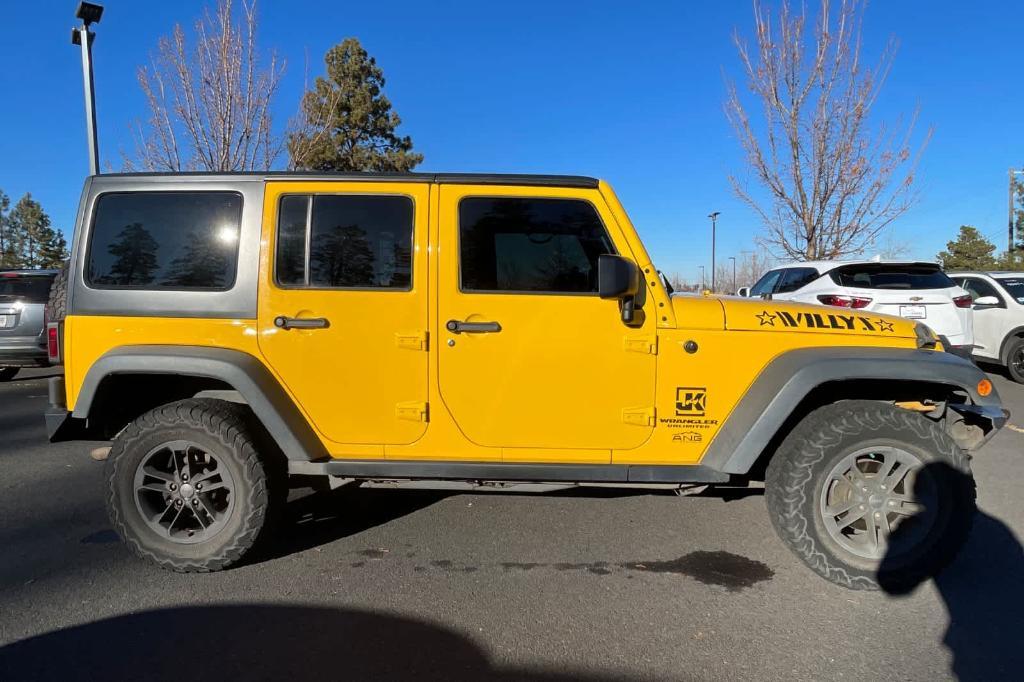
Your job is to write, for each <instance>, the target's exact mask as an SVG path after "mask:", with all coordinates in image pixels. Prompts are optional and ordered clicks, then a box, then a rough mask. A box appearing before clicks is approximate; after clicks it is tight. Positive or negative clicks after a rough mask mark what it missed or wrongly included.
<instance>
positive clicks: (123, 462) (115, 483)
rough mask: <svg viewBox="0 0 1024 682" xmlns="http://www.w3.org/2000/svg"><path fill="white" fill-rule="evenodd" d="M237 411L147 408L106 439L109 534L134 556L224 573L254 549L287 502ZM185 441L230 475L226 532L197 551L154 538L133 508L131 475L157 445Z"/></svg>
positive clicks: (275, 470) (282, 478)
mask: <svg viewBox="0 0 1024 682" xmlns="http://www.w3.org/2000/svg"><path fill="white" fill-rule="evenodd" d="M244 410H245V408H244V407H242V406H239V405H235V404H232V403H228V402H224V401H220V400H208V399H188V400H181V401H178V402H173V403H168V404H166V405H161V406H160V407H157V408H154V409H152V410H150V411H149V412H146V413H145V414H143V415H142V416H140V417H138V418H137V419H136V420H135V421H133V422H132V423H130V424H129V425H128V426H127V427H126V428H125V429H124V430H123V431H122V432H121V433H120V434H119V435H118V436H117V438H115V439H114V442H113V445H112V447H111V449H110V454H109V456H108V457H107V462H106V469H105V475H106V481H107V495H106V503H107V513H108V515H109V516H110V522H111V524H113V527H114V530H115V531H116V532H117V533H118V535H120V536H121V538H122V539H123V540H124V542H125V544H126V545H127V546H128V547H129V549H130V550H131V551H132V552H133V553H134V554H136V555H137V556H139V557H141V558H143V559H145V560H147V561H149V562H151V563H154V564H156V565H157V566H160V567H161V568H164V569H168V570H172V571H177V572H180V573H192V572H210V571H219V570H222V569H225V568H228V567H230V566H232V565H234V564H236V563H238V562H239V561H241V560H242V559H243V557H245V556H246V554H247V553H248V552H250V551H251V550H252V549H253V548H254V547H255V546H257V545H259V544H262V543H263V542H264V541H265V540H266V537H267V535H268V534H269V533H268V531H269V529H270V528H271V526H273V525H274V522H276V520H277V518H278V516H279V513H280V511H281V507H282V506H283V502H284V500H285V498H286V496H287V475H286V473H285V472H284V471H283V468H282V467H281V466H279V463H278V462H276V461H274V459H273V458H274V456H275V455H279V453H275V452H268V448H266V447H258V446H257V444H258V443H261V440H262V439H261V437H260V435H259V433H257V430H256V429H255V428H254V427H253V426H252V425H250V424H249V423H247V418H246V414H245V412H244ZM178 439H184V440H191V441H194V442H196V443H199V444H201V445H202V446H203V447H205V448H209V450H208V451H209V452H213V453H216V455H217V457H218V459H219V461H221V462H223V464H224V465H225V466H227V467H228V468H229V469H230V473H231V476H232V478H233V483H234V486H235V490H234V492H233V494H234V495H235V499H234V507H233V509H232V511H231V514H230V518H229V519H228V521H227V523H226V525H225V526H224V527H223V528H222V529H221V530H220V531H219V532H217V533H216V534H215V535H213V536H212V537H211V538H209V539H207V540H204V541H202V542H199V543H197V544H179V543H176V542H174V541H172V540H170V539H168V538H164V537H161V536H159V535H158V534H157V533H156V532H154V531H153V530H152V529H150V528H149V527H148V526H147V525H146V523H145V522H144V521H143V519H142V516H141V513H140V512H139V510H138V508H137V506H136V504H135V498H134V495H135V494H136V493H135V485H134V480H135V472H136V469H137V467H138V466H139V465H140V463H141V462H142V461H143V459H144V458H145V457H146V455H147V453H149V452H151V451H152V450H153V448H155V447H158V446H159V445H160V444H161V443H166V442H170V441H174V440H178Z"/></svg>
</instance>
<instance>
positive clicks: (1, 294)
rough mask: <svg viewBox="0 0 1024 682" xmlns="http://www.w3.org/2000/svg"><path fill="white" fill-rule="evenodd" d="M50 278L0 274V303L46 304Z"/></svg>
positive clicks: (51, 278)
mask: <svg viewBox="0 0 1024 682" xmlns="http://www.w3.org/2000/svg"><path fill="white" fill-rule="evenodd" d="M51 282H53V277H52V276H46V277H43V276H39V275H3V274H0V301H24V302H26V303H46V301H47V300H48V299H49V298H50V283H51Z"/></svg>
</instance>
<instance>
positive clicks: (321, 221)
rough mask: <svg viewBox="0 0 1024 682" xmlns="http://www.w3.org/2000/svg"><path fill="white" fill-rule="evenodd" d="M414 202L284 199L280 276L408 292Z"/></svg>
mask: <svg viewBox="0 0 1024 682" xmlns="http://www.w3.org/2000/svg"><path fill="white" fill-rule="evenodd" d="M412 237H413V202H412V200H411V199H409V198H408V197H400V196H383V195H355V194H324V195H308V194H304V195H288V196H284V197H282V198H281V207H280V212H279V215H278V225H277V252H276V257H275V261H276V266H275V278H276V281H277V283H278V284H279V285H281V286H293V287H294V286H298V287H310V288H314V289H405V290H408V289H409V288H410V286H411V283H412Z"/></svg>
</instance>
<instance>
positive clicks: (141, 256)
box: [85, 192, 242, 290]
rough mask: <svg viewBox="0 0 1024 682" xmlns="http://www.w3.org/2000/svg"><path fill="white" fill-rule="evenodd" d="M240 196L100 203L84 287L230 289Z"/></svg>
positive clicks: (108, 198) (117, 197) (130, 195)
mask: <svg viewBox="0 0 1024 682" xmlns="http://www.w3.org/2000/svg"><path fill="white" fill-rule="evenodd" d="M241 222H242V196H241V195H240V194H238V193H236V192H124V193H109V194H103V195H100V197H99V198H98V199H97V200H96V209H95V212H94V217H93V225H92V231H91V233H90V235H89V245H88V256H87V264H86V269H85V280H86V283H88V284H89V285H90V286H93V287H97V288H132V289H210V290H224V289H229V288H231V286H232V285H233V284H234V282H235V267H236V265H237V261H238V234H239V229H240V226H241Z"/></svg>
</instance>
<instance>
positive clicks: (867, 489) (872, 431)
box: [765, 400, 975, 590]
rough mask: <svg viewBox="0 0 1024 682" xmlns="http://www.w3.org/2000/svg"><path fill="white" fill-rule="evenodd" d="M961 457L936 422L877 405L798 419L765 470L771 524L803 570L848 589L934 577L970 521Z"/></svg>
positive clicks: (828, 408)
mask: <svg viewBox="0 0 1024 682" xmlns="http://www.w3.org/2000/svg"><path fill="white" fill-rule="evenodd" d="M974 499H975V492H974V479H973V477H972V476H971V468H970V458H969V457H968V455H967V453H965V452H964V451H963V450H961V449H960V448H959V447H958V446H957V444H956V443H955V442H954V441H953V439H952V438H951V437H950V436H949V434H948V433H946V431H945V429H944V427H943V425H942V424H940V423H938V422H935V421H932V420H930V419H928V418H927V417H925V416H924V415H921V414H919V413H917V412H911V411H909V410H903V409H900V408H899V407H897V406H895V405H893V404H891V403H886V402H882V401H874V400H843V401H839V402H836V403H833V404H831V405H825V406H822V407H819V408H818V409H816V410H814V411H812V412H811V413H810V414H808V415H807V416H806V417H804V418H803V420H801V421H800V422H799V423H798V424H797V425H796V426H795V427H794V428H793V429H792V431H790V433H789V434H787V436H786V437H785V439H784V440H783V441H782V443H781V444H780V445H779V447H778V449H777V450H776V451H775V453H774V454H773V456H772V458H771V460H770V461H769V462H768V467H767V470H766V477H765V502H766V503H767V506H768V512H769V514H770V517H771V521H772V525H773V526H775V530H776V531H778V533H779V536H780V537H781V538H782V540H783V541H784V542H785V543H786V544H787V545H788V546H789V548H790V549H791V550H792V551H793V552H794V553H795V554H796V555H797V556H798V557H799V558H800V559H801V560H802V561H803V562H804V563H805V564H807V566H808V567H810V568H811V569H812V570H813V571H815V572H816V573H818V574H819V575H820V576H822V577H823V578H825V579H826V580H829V581H831V582H833V583H835V584H837V585H840V586H842V587H847V588H850V589H855V590H876V589H879V588H880V587H883V586H884V588H885V589H886V590H900V589H904V588H905V587H909V586H913V585H916V584H918V583H919V582H920V581H921V580H924V579H926V578H929V577H932V576H934V575H936V574H937V573H938V572H939V571H941V570H942V568H943V567H944V566H946V565H947V564H948V563H949V562H950V561H952V559H953V557H955V556H956V554H957V552H958V551H959V549H960V548H961V547H962V546H963V544H964V543H965V542H966V540H967V535H968V533H969V532H970V529H971V523H972V520H973V518H974V513H975V503H974Z"/></svg>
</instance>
